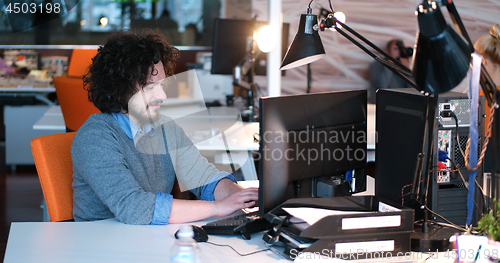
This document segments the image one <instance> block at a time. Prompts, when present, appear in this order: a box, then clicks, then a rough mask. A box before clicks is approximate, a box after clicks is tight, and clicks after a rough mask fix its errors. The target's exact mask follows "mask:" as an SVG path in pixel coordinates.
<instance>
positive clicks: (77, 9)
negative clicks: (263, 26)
mask: <svg viewBox="0 0 500 263" xmlns="http://www.w3.org/2000/svg"><path fill="white" fill-rule="evenodd" d="M20 1H22V0H16V1H15V2H18V3H20ZM24 1H26V2H25V3H26V4H27V5H31V4H35V5H36V6H39V5H51V6H53V5H58V6H60V7H61V9H60V12H58V13H57V14H56V13H55V12H51V14H45V16H44V17H43V18H40V15H37V14H34V13H31V12H26V13H23V14H22V15H21V14H19V13H18V14H16V15H15V16H9V10H10V9H11V8H12V6H9V5H8V4H9V3H10V1H7V0H5V1H1V0H0V35H2V37H1V38H0V45H33V44H35V45H47V44H50V45H98V44H100V43H102V42H103V41H104V40H105V39H106V37H107V36H108V35H109V33H110V32H114V31H119V30H129V29H142V28H159V29H160V30H162V31H164V32H166V33H167V34H169V35H170V37H171V40H172V43H173V44H174V45H180V46H199V45H204V46H210V45H211V39H210V40H208V39H207V40H206V41H202V37H203V36H206V37H207V38H210V37H211V34H212V32H211V28H212V25H211V21H212V23H213V19H214V18H216V17H218V16H219V13H220V10H217V8H219V9H220V6H221V4H220V2H221V1H224V0H130V1H129V0H80V1H79V2H77V1H76V0H64V1H61V0H24ZM214 9H215V10H214ZM46 20H48V21H49V22H47V23H43V24H42V23H41V22H40V21H46ZM13 28H14V29H15V31H17V32H12V29H13ZM20 29H22V30H20Z"/></svg>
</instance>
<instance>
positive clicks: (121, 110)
mask: <svg viewBox="0 0 500 263" xmlns="http://www.w3.org/2000/svg"><path fill="white" fill-rule="evenodd" d="M178 57H179V51H178V50H177V49H176V48H174V47H172V46H171V45H170V44H168V43H167V42H166V41H165V40H164V38H162V37H161V35H159V34H155V33H149V34H146V35H140V34H136V33H124V32H120V33H116V34H115V35H113V36H112V37H110V38H109V39H108V41H107V42H106V43H105V44H104V45H103V46H101V47H100V48H99V50H98V53H97V55H96V56H95V57H94V59H93V62H92V65H91V66H90V68H89V72H88V73H87V74H86V75H85V76H84V86H85V89H86V90H88V96H89V100H90V101H92V102H93V103H94V105H95V106H96V107H97V108H98V109H99V110H100V111H101V113H98V114H94V115H92V116H90V117H89V118H88V120H87V121H86V122H85V123H84V124H83V125H82V126H81V127H80V129H78V131H77V132H76V134H75V137H74V140H73V145H72V148H71V156H72V160H73V185H72V186H73V217H74V219H75V221H92V220H101V219H107V218H117V219H118V220H120V221H121V222H123V223H127V224H168V223H185V222H190V221H197V220H202V219H205V218H208V217H211V216H226V215H229V214H231V213H233V212H235V211H237V210H238V209H242V208H248V207H251V206H254V205H255V204H256V200H257V198H258V193H257V189H256V188H250V189H242V188H241V187H240V186H238V185H237V184H236V180H235V178H234V177H233V176H232V175H231V174H229V173H226V172H219V171H218V170H217V169H216V168H215V167H214V165H212V164H210V163H208V162H207V160H206V159H205V158H203V157H202V156H201V155H200V154H199V152H198V149H197V148H196V147H195V146H194V145H193V143H192V142H191V141H190V140H189V138H188V137H187V136H186V134H185V133H184V131H183V130H182V129H181V128H180V127H179V126H178V125H177V124H176V123H175V122H174V121H173V120H172V119H170V118H169V117H167V116H163V115H161V114H160V112H159V109H160V104H161V103H162V101H163V100H165V99H166V94H165V91H164V88H165V86H166V85H167V77H169V76H172V75H173V74H174V69H175V61H176V59H177V58H178ZM175 181H178V182H179V184H180V185H182V186H183V187H185V188H186V189H189V190H190V191H191V192H192V193H193V194H195V195H196V196H197V197H198V198H199V199H201V200H181V199H175V198H173V196H172V195H171V192H172V189H173V186H174V182H175Z"/></svg>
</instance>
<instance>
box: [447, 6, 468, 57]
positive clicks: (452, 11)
mask: <svg viewBox="0 0 500 263" xmlns="http://www.w3.org/2000/svg"><path fill="white" fill-rule="evenodd" d="M443 1H444V2H445V3H442V4H444V5H445V6H446V9H448V13H450V17H451V20H452V21H453V24H454V25H455V26H456V27H458V29H459V30H460V34H461V35H462V36H463V37H464V38H465V41H467V43H468V44H469V48H470V51H471V53H472V52H474V44H472V40H471V39H470V37H469V34H468V33H467V30H466V29H465V26H464V23H463V22H462V19H461V18H460V15H459V14H458V11H457V8H456V7H455V4H454V3H453V1H452V0H442V2H443Z"/></svg>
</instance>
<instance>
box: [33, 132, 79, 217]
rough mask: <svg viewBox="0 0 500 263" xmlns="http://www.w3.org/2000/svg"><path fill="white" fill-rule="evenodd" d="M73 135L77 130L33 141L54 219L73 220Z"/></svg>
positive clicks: (44, 191)
mask: <svg viewBox="0 0 500 263" xmlns="http://www.w3.org/2000/svg"><path fill="white" fill-rule="evenodd" d="M74 135H75V133H74V132H68V133H59V134H51V135H45V136H41V137H36V138H35V139H33V140H32V141H31V152H32V153H33V159H34V160H35V166H36V171H37V173H38V179H39V180H40V185H41V186H42V191H43V196H44V197H45V203H46V206H47V211H48V213H49V218H50V221H52V222H57V221H65V220H71V219H73V189H72V188H71V182H72V181H73V162H72V161H71V143H72V142H73V136H74Z"/></svg>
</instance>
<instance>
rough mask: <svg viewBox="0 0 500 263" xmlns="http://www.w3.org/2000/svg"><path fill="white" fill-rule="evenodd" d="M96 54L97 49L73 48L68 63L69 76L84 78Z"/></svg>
mask: <svg viewBox="0 0 500 263" xmlns="http://www.w3.org/2000/svg"><path fill="white" fill-rule="evenodd" d="M96 54H97V49H73V52H71V58H70V60H69V63H68V77H76V78H82V76H83V75H85V74H87V68H88V67H89V66H90V64H92V58H93V57H95V55H96Z"/></svg>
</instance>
